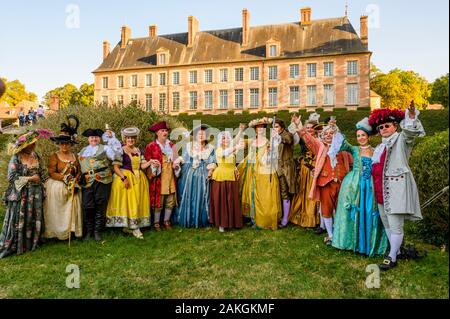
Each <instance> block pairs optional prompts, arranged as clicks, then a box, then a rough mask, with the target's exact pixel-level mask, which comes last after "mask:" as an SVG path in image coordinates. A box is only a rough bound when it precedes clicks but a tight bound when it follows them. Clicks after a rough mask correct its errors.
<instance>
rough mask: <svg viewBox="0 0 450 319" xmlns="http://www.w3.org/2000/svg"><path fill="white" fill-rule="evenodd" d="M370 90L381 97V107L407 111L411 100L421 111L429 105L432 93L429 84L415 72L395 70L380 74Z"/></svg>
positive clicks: (375, 77)
mask: <svg viewBox="0 0 450 319" xmlns="http://www.w3.org/2000/svg"><path fill="white" fill-rule="evenodd" d="M370 88H371V89H372V90H373V91H375V92H376V93H377V94H379V95H380V96H381V106H382V107H386V108H395V109H405V108H406V107H407V106H408V105H409V103H410V102H411V100H414V102H415V105H416V106H417V107H418V108H419V109H423V108H424V107H426V106H427V104H428V98H429V96H430V93H431V89H430V86H429V84H428V82H427V81H426V80H425V79H424V78H423V77H422V76H420V75H419V74H417V73H415V72H413V71H403V70H400V69H397V68H396V69H393V70H391V71H389V73H387V74H384V73H378V74H377V75H376V76H374V77H373V78H372V79H371V80H370Z"/></svg>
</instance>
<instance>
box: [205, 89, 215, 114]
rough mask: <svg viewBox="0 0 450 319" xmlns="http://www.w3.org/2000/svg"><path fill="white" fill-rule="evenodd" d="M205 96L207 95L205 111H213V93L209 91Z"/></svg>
mask: <svg viewBox="0 0 450 319" xmlns="http://www.w3.org/2000/svg"><path fill="white" fill-rule="evenodd" d="M204 94H205V109H207V110H211V109H212V108H213V103H214V95H213V91H211V90H208V91H205V93H204Z"/></svg>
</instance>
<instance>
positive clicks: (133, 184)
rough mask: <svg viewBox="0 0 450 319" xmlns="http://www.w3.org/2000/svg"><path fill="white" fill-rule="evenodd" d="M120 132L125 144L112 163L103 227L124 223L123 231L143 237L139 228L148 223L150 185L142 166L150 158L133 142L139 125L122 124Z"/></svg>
mask: <svg viewBox="0 0 450 319" xmlns="http://www.w3.org/2000/svg"><path fill="white" fill-rule="evenodd" d="M121 133H122V140H123V141H124V143H125V145H124V146H123V147H122V149H123V156H122V162H114V163H113V165H114V172H115V175H114V180H113V183H112V186H111V196H110V198H109V202H108V208H107V210H106V227H123V230H124V232H126V233H132V234H133V235H134V236H135V237H136V238H139V239H143V238H144V236H143V235H142V232H141V231H140V228H142V227H148V226H150V195H149V193H148V188H149V185H148V180H147V176H146V175H145V173H144V170H145V169H146V168H148V167H149V166H150V164H151V162H150V161H149V162H147V161H146V160H145V159H144V157H143V156H142V154H141V151H140V150H139V148H137V147H136V146H135V144H136V141H137V138H138V136H139V129H138V128H136V127H128V128H124V129H122V131H121Z"/></svg>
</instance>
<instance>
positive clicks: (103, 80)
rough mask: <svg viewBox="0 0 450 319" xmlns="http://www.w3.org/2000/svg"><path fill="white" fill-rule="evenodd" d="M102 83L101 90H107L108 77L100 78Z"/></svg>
mask: <svg viewBox="0 0 450 319" xmlns="http://www.w3.org/2000/svg"><path fill="white" fill-rule="evenodd" d="M102 82H103V88H104V89H107V88H108V77H106V76H105V77H104V78H102Z"/></svg>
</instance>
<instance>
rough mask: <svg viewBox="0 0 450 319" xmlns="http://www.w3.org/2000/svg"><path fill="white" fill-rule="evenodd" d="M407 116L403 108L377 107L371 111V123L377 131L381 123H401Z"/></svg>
mask: <svg viewBox="0 0 450 319" xmlns="http://www.w3.org/2000/svg"><path fill="white" fill-rule="evenodd" d="M404 118H405V112H404V111H402V110H392V109H376V110H373V111H372V112H371V113H370V116H369V124H370V125H371V126H372V129H373V131H374V132H375V131H376V130H377V128H378V126H379V125H381V124H384V123H388V122H393V123H400V122H401V121H402V120H403V119H404Z"/></svg>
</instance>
